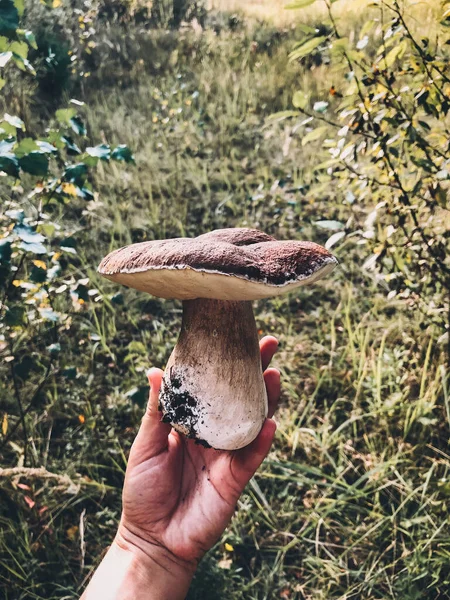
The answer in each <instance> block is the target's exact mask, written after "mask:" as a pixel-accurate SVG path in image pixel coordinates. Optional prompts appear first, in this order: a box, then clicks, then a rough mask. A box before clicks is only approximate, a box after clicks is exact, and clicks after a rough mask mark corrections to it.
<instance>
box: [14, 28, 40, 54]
mask: <svg viewBox="0 0 450 600" xmlns="http://www.w3.org/2000/svg"><path fill="white" fill-rule="evenodd" d="M17 35H18V37H19V38H20V39H21V40H24V41H26V42H27V44H28V45H29V46H30V47H31V48H34V50H37V49H38V45H37V43H36V37H35V35H34V33H33V32H32V31H25V30H24V29H18V30H17Z"/></svg>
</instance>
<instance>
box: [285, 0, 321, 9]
mask: <svg viewBox="0 0 450 600" xmlns="http://www.w3.org/2000/svg"><path fill="white" fill-rule="evenodd" d="M315 1H316V0H295V2H291V4H286V6H285V7H284V8H287V9H288V10H295V9H297V8H305V7H306V6H310V5H311V4H314V2H315Z"/></svg>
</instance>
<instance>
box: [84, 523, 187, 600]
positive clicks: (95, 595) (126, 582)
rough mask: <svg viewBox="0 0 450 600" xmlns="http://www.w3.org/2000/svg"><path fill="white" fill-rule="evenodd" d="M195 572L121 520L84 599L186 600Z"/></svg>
mask: <svg viewBox="0 0 450 600" xmlns="http://www.w3.org/2000/svg"><path fill="white" fill-rule="evenodd" d="M194 572H195V565H193V564H190V563H185V562H184V561H180V560H178V559H177V558H176V557H174V556H173V555H171V553H170V552H169V551H168V550H167V549H165V548H163V547H161V546H159V545H158V544H157V543H153V542H152V541H149V540H143V539H142V538H141V537H140V536H139V535H136V534H134V533H133V532H132V531H130V530H129V529H128V528H127V527H125V526H124V525H123V523H121V524H120V526H119V529H118V531H117V534H116V537H115V539H114V541H113V543H112V544H111V546H110V548H109V550H108V552H107V554H106V556H105V558H104V559H103V561H102V563H101V565H100V566H99V568H98V569H97V571H96V572H95V575H94V577H93V578H92V580H91V582H90V584H89V586H88V587H87V589H86V591H85V592H84V594H83V596H82V600H184V598H185V597H186V595H187V593H188V590H189V586H190V583H191V580H192V577H193V575H194Z"/></svg>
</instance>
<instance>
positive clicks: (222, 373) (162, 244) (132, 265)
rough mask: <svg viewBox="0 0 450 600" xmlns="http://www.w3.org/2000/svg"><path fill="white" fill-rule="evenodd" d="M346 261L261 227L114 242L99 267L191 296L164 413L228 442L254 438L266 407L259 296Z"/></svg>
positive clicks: (165, 292)
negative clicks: (119, 245)
mask: <svg viewBox="0 0 450 600" xmlns="http://www.w3.org/2000/svg"><path fill="white" fill-rule="evenodd" d="M336 264H337V260H336V259H335V257H334V256H333V255H332V254H330V253H329V252H328V251H327V250H325V248H322V247H321V246H319V245H317V244H314V243H312V242H299V241H283V242H280V241H277V240H276V239H275V238H273V237H272V236H270V235H267V234H265V233H263V232H261V231H258V230H255V229H220V230H217V231H212V232H210V233H207V234H204V235H200V236H199V237H197V238H193V239H187V238H176V239H168V240H161V241H151V242H142V243H139V244H132V245H130V246H126V247H124V248H120V249H119V250H115V251H114V252H111V253H110V254H108V256H106V257H105V258H104V259H103V260H102V262H101V263H100V266H99V268H98V271H99V273H100V274H101V275H103V276H104V277H107V278H108V279H111V280H112V281H115V282H118V283H122V284H124V285H126V286H128V287H132V288H136V289H138V290H141V291H144V292H147V293H150V294H153V295H154V296H159V297H160V298H178V299H180V300H182V301H183V320H182V326H181V332H180V336H179V338H178V342H177V344H176V346H175V348H174V350H173V352H172V355H171V356H170V358H169V361H168V363H167V366H166V370H165V374H164V377H163V382H162V387H161V393H160V397H159V406H160V409H161V411H162V414H163V420H164V421H166V422H170V423H171V424H172V426H173V427H174V428H175V429H176V430H177V431H179V432H181V433H183V434H185V435H187V436H188V437H192V438H195V439H196V440H198V441H199V442H200V443H203V444H204V445H207V446H212V447H213V448H217V449H222V450H235V449H238V448H242V447H243V446H246V445H247V444H249V443H250V442H251V441H252V440H253V439H254V438H255V437H256V436H257V435H258V433H259V431H260V429H261V427H262V425H263V423H264V419H265V418H266V416H267V396H266V391H265V386H264V380H263V376H262V368H261V358H260V352H259V345H258V335H257V331H256V324H255V319H254V316H253V309H252V304H251V301H252V300H256V299H258V298H267V297H270V296H278V295H280V294H284V293H285V292H288V291H290V290H292V289H294V288H296V287H299V286H301V285H305V284H309V283H312V282H313V281H316V280H317V279H319V278H321V277H323V276H324V275H326V274H328V273H329V272H330V271H331V270H332V269H333V268H334V267H335V266H336Z"/></svg>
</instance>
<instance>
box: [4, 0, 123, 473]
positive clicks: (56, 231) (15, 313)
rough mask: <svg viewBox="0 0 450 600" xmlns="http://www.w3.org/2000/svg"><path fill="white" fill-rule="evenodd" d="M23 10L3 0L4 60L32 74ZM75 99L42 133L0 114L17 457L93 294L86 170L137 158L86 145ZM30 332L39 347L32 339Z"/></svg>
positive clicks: (7, 431) (7, 336) (7, 329)
mask: <svg viewBox="0 0 450 600" xmlns="http://www.w3.org/2000/svg"><path fill="white" fill-rule="evenodd" d="M17 7H19V9H18V8H17ZM21 11H22V9H21V4H20V3H19V2H18V1H17V0H15V2H13V0H9V1H8V2H7V1H6V0H4V1H3V4H2V13H1V14H2V19H3V20H2V32H3V33H4V37H3V38H2V44H3V46H4V52H3V56H4V59H3V63H4V66H6V65H7V63H8V62H10V61H14V62H15V63H16V64H17V65H18V66H19V67H20V68H25V69H27V70H28V71H29V72H31V73H34V69H33V67H32V65H31V63H29V62H28V59H27V53H28V47H29V46H31V47H33V48H34V47H36V41H35V37H34V35H33V34H32V32H31V31H25V32H24V31H23V30H20V29H18V24H19V21H18V18H19V17H20V15H21ZM22 39H23V40H25V41H20V40H22ZM71 103H72V105H74V106H77V108H79V107H80V106H82V105H83V103H82V102H79V101H77V100H72V101H71ZM74 106H71V107H69V108H64V109H59V110H58V111H57V112H56V122H55V123H54V124H53V125H52V126H51V127H49V128H48V129H47V130H46V132H45V135H42V136H33V135H31V134H29V133H28V132H27V130H26V126H25V123H24V122H23V121H22V119H21V118H19V117H18V116H12V115H9V114H8V113H5V115H4V116H3V119H2V120H1V121H0V174H1V175H3V177H4V178H5V181H4V183H3V187H5V186H11V187H12V193H11V196H10V199H9V200H5V201H4V202H3V212H2V215H1V216H0V285H1V288H2V290H3V291H2V298H1V306H0V311H1V313H0V314H1V317H2V318H1V321H0V339H1V344H2V351H3V353H4V354H5V357H4V366H3V368H2V371H3V375H5V374H6V372H8V374H9V375H10V377H11V384H12V387H10V388H9V389H8V387H7V388H6V389H5V390H4V392H5V394H6V397H5V400H6V405H7V406H8V405H10V406H13V405H14V403H16V405H17V409H18V415H19V420H18V421H17V422H16V423H15V424H13V425H12V426H11V427H10V428H9V427H8V422H7V418H8V417H7V413H5V415H4V426H3V433H4V436H5V439H4V440H3V445H5V443H6V442H7V441H8V440H9V439H10V438H11V436H12V435H13V434H14V432H15V431H16V430H17V428H18V427H19V426H21V427H22V430H23V435H24V441H25V445H24V450H23V464H26V463H27V457H28V447H27V435H28V434H27V428H26V416H27V414H28V413H29V412H30V411H32V410H34V409H35V408H36V407H35V402H36V401H37V400H38V399H39V394H40V392H41V390H42V387H43V385H44V384H45V383H46V382H47V379H48V377H49V376H50V374H54V369H55V368H56V364H57V363H58V356H59V353H60V352H61V342H60V332H61V331H64V332H65V334H66V335H68V334H69V332H70V329H71V326H72V322H73V320H74V315H73V313H77V312H82V311H83V305H85V304H89V301H90V300H92V301H94V302H95V301H96V300H97V301H98V299H99V298H98V292H97V291H96V290H95V289H92V286H90V285H89V280H88V279H87V278H86V275H85V274H83V273H82V272H80V263H79V258H78V253H77V243H78V237H79V230H80V227H79V225H78V226H77V224H76V220H77V218H78V219H79V218H80V216H81V214H82V210H83V206H85V205H86V203H87V202H89V201H92V200H94V192H93V190H92V186H91V184H90V182H89V176H90V175H89V174H90V171H91V170H92V169H93V167H95V166H96V165H97V163H98V162H99V161H105V162H108V161H110V160H115V161H125V162H133V156H132V154H131V152H130V150H129V149H128V148H127V147H126V146H124V145H119V146H117V147H115V148H111V147H110V146H109V145H108V144H105V143H103V144H100V145H97V146H88V145H87V143H86V135H87V132H86V127H85V125H84V123H83V121H82V119H81V118H80V116H79V115H78V112H77V109H76V108H75V107H74ZM30 188H31V189H30ZM70 313H72V315H71V314H70ZM31 340H36V341H37V345H36V346H34V347H33V344H32V343H30V342H31ZM60 376H64V369H62V370H61V371H60ZM25 397H28V399H29V401H28V402H25Z"/></svg>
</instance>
